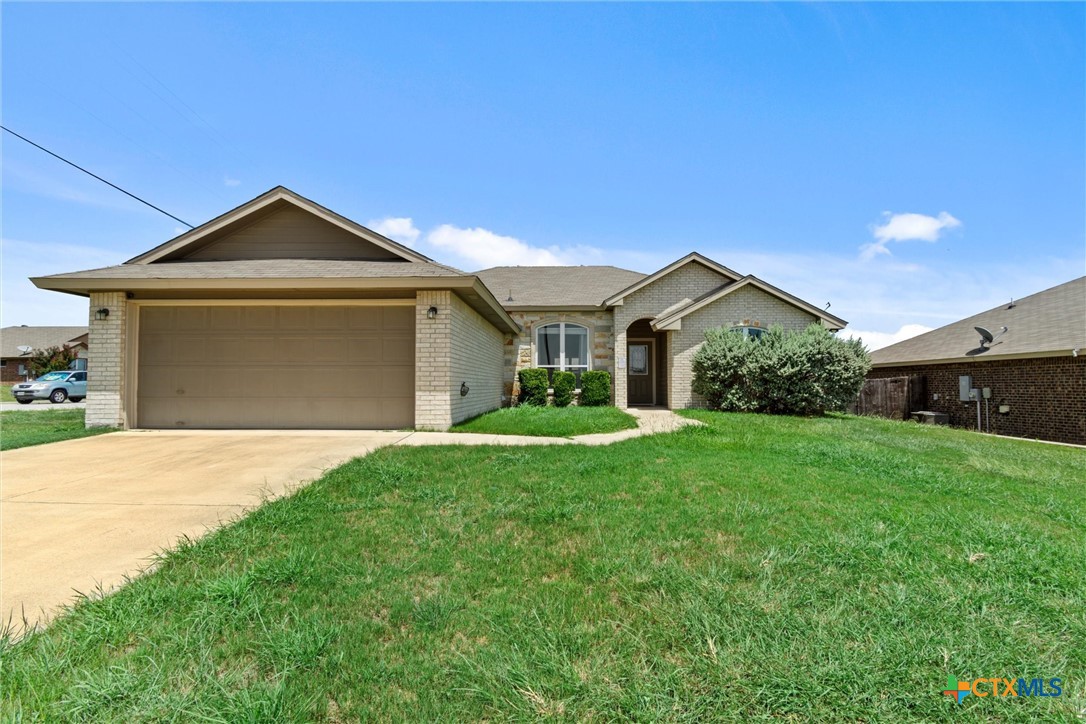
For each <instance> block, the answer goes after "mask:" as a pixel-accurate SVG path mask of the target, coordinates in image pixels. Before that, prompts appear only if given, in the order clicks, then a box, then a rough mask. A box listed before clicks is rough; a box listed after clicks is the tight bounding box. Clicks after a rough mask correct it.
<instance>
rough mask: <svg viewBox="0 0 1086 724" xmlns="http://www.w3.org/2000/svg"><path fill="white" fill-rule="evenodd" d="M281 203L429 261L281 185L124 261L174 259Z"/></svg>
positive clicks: (402, 253) (386, 247)
mask: <svg viewBox="0 0 1086 724" xmlns="http://www.w3.org/2000/svg"><path fill="white" fill-rule="evenodd" d="M284 205H289V206H294V207H297V208H300V209H303V210H305V211H308V212H309V213H311V214H313V215H315V216H317V217H319V218H321V219H323V220H324V221H327V222H329V223H331V224H334V225H335V226H338V227H340V228H341V229H344V230H345V231H348V232H350V233H352V234H354V235H356V236H358V237H359V238H360V239H362V240H364V241H366V242H369V243H370V244H373V245H375V246H377V247H380V248H381V249H384V250H386V251H388V252H390V253H391V254H393V255H395V256H397V257H399V258H401V259H404V260H406V261H420V262H422V261H433V260H432V259H430V257H428V256H424V255H422V254H420V253H418V252H417V251H414V250H413V249H409V248H407V247H406V246H404V245H403V244H398V243H396V242H395V241H393V240H392V239H389V238H388V237H386V236H382V235H381V234H378V233H377V232H376V231H374V230H372V229H367V228H366V227H365V226H362V225H361V224H359V223H357V222H354V221H351V220H350V219H348V218H347V217H345V216H340V215H339V214H337V213H336V212H334V211H332V210H331V209H327V208H325V207H323V206H321V205H320V204H318V203H317V202H315V201H311V200H310V199H307V198H305V197H304V196H302V195H300V194H297V193H295V192H293V191H291V190H290V189H288V188H286V187H284V186H276V187H275V188H273V189H271V190H269V191H266V192H265V193H263V194H261V195H260V196H257V197H256V198H255V199H253V200H251V201H247V202H245V203H244V204H242V205H241V206H238V207H236V208H234V209H231V210H230V211H227V212H226V213H225V214H222V215H221V216H217V217H215V218H214V219H212V220H211V221H208V222H206V223H204V224H201V225H199V226H197V227H196V228H195V229H192V230H190V231H186V232H185V233H184V234H181V235H180V236H177V237H174V238H173V239H170V240H169V241H167V242H165V243H164V244H160V245H158V246H156V247H155V248H154V249H151V250H150V251H147V252H144V253H143V254H140V255H139V256H137V257H133V258H132V259H129V260H128V261H127V262H125V263H126V264H151V263H154V262H156V261H161V260H164V259H170V258H176V257H177V256H178V254H179V253H183V251H184V250H186V249H188V248H191V247H196V246H198V245H200V244H203V243H207V239H208V238H209V237H213V236H215V235H221V234H223V233H231V232H232V231H236V230H237V229H238V228H239V227H243V226H245V225H247V224H250V223H252V221H253V220H254V219H258V218H259V217H260V216H261V215H262V214H265V213H267V212H268V211H270V210H272V209H274V208H278V207H282V206H284Z"/></svg>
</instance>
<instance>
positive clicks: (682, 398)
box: [669, 285, 818, 409]
mask: <svg viewBox="0 0 1086 724" xmlns="http://www.w3.org/2000/svg"><path fill="white" fill-rule="evenodd" d="M817 321H818V319H817V318H816V317H815V316H814V315H813V314H808V313H807V312H804V311H802V310H800V309H797V308H796V307H793V306H792V305H791V304H788V303H786V302H784V301H782V300H780V299H778V298H777V297H775V296H773V295H772V294H767V293H766V292H763V291H762V290H761V289H758V288H757V287H753V286H750V285H747V286H745V287H743V288H742V289H737V290H736V291H734V292H732V293H731V294H728V295H727V296H725V297H723V298H721V299H718V300H717V301H716V302H713V303H712V304H710V305H708V306H706V307H702V308H701V309H699V310H697V311H696V312H692V313H691V314H689V315H687V316H685V317H683V319H682V329H678V330H673V331H671V333H670V335H671V364H672V369H671V374H670V380H671V386H672V393H671V397H670V398H669V400H670V403H669V406H670V407H671V408H672V409H679V408H683V407H705V404H706V402H705V398H704V397H702V396H701V395H698V394H696V393H695V392H694V391H693V390H692V389H691V384H692V383H693V381H694V372H693V363H694V355H695V354H696V353H697V351H698V350H699V349H700V348H701V345H702V344H704V343H705V331H706V330H708V329H713V328H716V327H734V326H736V325H748V326H758V327H771V326H773V325H775V324H778V325H780V326H782V327H784V328H785V329H786V330H802V329H806V328H807V326H808V325H810V324H811V323H813V322H817Z"/></svg>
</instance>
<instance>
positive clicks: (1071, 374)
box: [867, 354, 1086, 445]
mask: <svg viewBox="0 0 1086 724" xmlns="http://www.w3.org/2000/svg"><path fill="white" fill-rule="evenodd" d="M915 374H918V375H923V376H924V386H925V395H926V401H925V402H924V404H925V407H924V409H925V410H931V411H933V412H945V413H946V414H947V415H949V416H950V424H951V425H952V426H954V427H961V428H965V429H967V430H975V429H976V427H977V406H976V403H974V402H961V401H959V400H958V377H959V376H960V375H972V377H973V386H974V387H976V388H978V389H982V388H985V387H989V388H991V390H992V399H991V401H990V402H989V405H990V410H989V415H990V419H991V428H992V432H993V433H995V434H997V435H1010V436H1012V437H1031V438H1039V439H1041V440H1052V441H1055V442H1069V443H1074V444H1076V445H1086V355H1082V354H1080V355H1079V356H1078V357H1072V356H1071V355H1069V354H1068V355H1066V356H1064V357H1035V358H1033V359H1008V360H985V361H981V360H968V361H962V362H951V363H948V364H915V365H901V366H896V367H875V368H873V369H872V370H871V371H870V372H868V374H867V378H868V379H881V378H884V377H902V376H905V375H915ZM935 395H938V396H939V399H938V400H936V399H934V396H935ZM1000 405H1009V406H1010V408H1011V409H1010V411H1009V412H1006V413H1000V412H999V406H1000ZM981 421H982V423H983V422H984V401H983V400H982V401H981Z"/></svg>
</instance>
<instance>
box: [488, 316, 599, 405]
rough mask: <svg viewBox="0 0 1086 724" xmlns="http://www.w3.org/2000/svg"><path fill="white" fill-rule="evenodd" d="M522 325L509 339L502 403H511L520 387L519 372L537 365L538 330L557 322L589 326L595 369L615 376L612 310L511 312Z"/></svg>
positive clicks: (593, 367) (506, 345)
mask: <svg viewBox="0 0 1086 724" xmlns="http://www.w3.org/2000/svg"><path fill="white" fill-rule="evenodd" d="M509 316H510V317H512V318H513V320H514V321H515V322H516V323H517V324H519V325H520V328H521V332H520V334H519V335H516V336H510V337H509V338H507V339H506V342H505V355H504V365H503V373H502V381H503V387H502V404H503V405H509V404H511V402H512V401H513V400H514V399H515V398H516V396H517V394H518V392H519V391H520V390H519V383H518V381H517V373H518V372H520V371H521V370H522V369H525V368H528V367H535V366H536V364H537V363H536V358H535V330H536V329H537V328H539V327H541V326H543V325H546V324H553V323H555V322H572V323H574V324H580V325H583V326H585V327H588V344H589V345H590V346H591V348H592V369H594V370H606V371H607V372H609V373H610V374H611V377H612V378H613V377H614V376H615V320H614V315H613V314H612V313H611V310H602V311H599V312H591V311H588V312H556V311H554V310H546V309H540V310H530V311H515V312H509Z"/></svg>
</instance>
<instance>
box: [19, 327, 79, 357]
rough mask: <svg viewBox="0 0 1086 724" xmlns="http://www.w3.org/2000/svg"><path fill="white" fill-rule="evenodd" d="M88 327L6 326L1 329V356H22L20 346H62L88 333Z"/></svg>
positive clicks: (38, 347) (39, 347)
mask: <svg viewBox="0 0 1086 724" xmlns="http://www.w3.org/2000/svg"><path fill="white" fill-rule="evenodd" d="M87 330H88V327H4V328H3V329H0V357H21V356H24V355H23V353H22V352H20V351H19V347H24V346H25V347H33V348H34V350H39V349H48V348H49V347H61V346H63V345H65V344H68V343H69V342H71V341H72V340H73V339H75V338H76V337H80V336H82V335H84V334H86V333H87Z"/></svg>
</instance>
